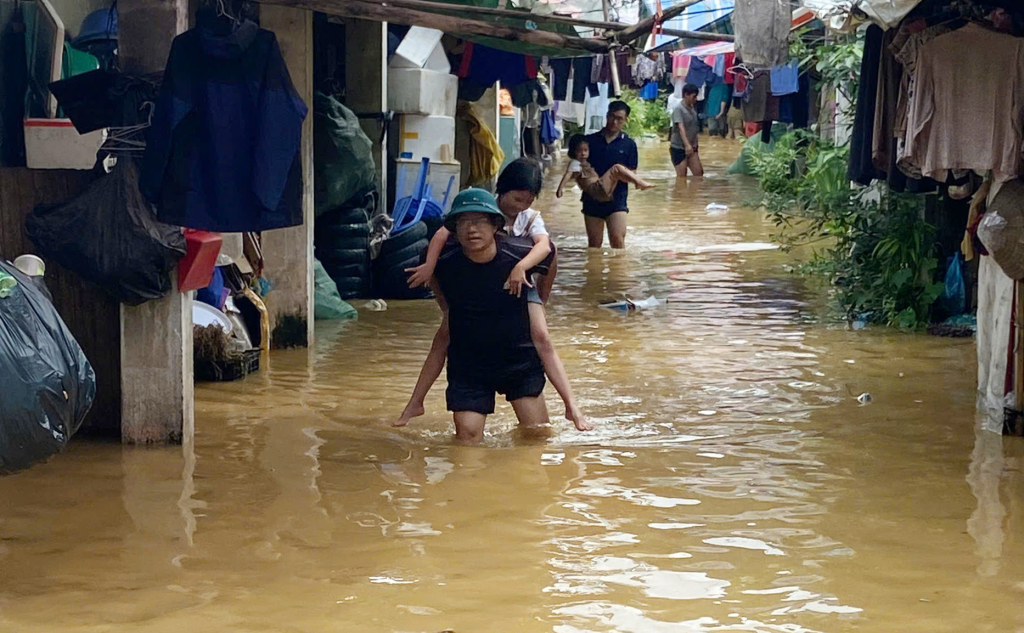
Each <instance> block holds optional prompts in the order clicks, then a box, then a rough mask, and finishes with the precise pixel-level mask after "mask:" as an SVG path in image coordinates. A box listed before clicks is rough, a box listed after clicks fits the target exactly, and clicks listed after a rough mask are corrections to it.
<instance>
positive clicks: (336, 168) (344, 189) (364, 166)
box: [313, 92, 377, 216]
mask: <svg viewBox="0 0 1024 633" xmlns="http://www.w3.org/2000/svg"><path fill="white" fill-rule="evenodd" d="M313 165H314V167H313V168H314V170H315V178H314V179H313V183H314V185H313V186H314V193H315V195H314V210H315V212H316V215H318V216H319V215H320V214H322V213H324V212H326V211H330V210H332V209H335V208H337V207H340V206H341V205H343V204H345V203H346V202H347V201H348V199H349V198H351V197H352V196H354V195H356V194H358V193H360V192H362V191H363V190H365V189H367V188H368V187H371V186H372V185H373V184H374V183H376V182H377V167H376V166H375V164H374V162H373V143H372V142H371V141H370V139H369V138H368V137H367V136H366V134H364V133H363V129H362V128H361V127H359V119H358V118H357V117H356V115H355V114H353V113H352V111H351V110H349V109H348V108H346V107H345V106H343V105H341V103H340V102H339V101H338V100H337V99H335V98H334V97H329V96H327V95H325V94H323V93H320V92H318V93H316V95H315V96H314V97H313Z"/></svg>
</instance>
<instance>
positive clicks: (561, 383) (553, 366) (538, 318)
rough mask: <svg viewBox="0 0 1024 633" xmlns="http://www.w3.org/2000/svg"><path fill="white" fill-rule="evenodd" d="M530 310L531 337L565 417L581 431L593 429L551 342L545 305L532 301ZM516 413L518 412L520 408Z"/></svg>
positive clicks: (513, 404)
mask: <svg viewBox="0 0 1024 633" xmlns="http://www.w3.org/2000/svg"><path fill="white" fill-rule="evenodd" d="M529 311H530V338H531V339H532V340H533V346H534V347H535V348H537V355H538V356H540V360H541V363H542V364H543V365H544V373H545V374H547V376H548V380H550V381H551V384H552V385H553V386H554V388H555V391H557V392H558V395H559V396H561V397H562V402H563V403H564V404H565V419H566V420H569V421H570V422H572V423H573V424H574V425H576V428H577V429H578V430H580V431H589V430H591V429H592V428H594V427H593V426H592V425H591V424H590V423H589V422H587V419H586V418H585V417H584V416H583V413H582V412H581V411H580V408H579V405H577V404H576V396H575V395H574V394H573V392H572V386H571V385H570V384H569V375H568V373H567V372H566V371H565V365H563V364H562V359H561V358H560V357H559V356H558V352H557V351H556V350H555V345H554V343H552V342H551V335H550V334H549V333H548V321H547V314H545V312H544V306H542V305H540V304H537V303H531V304H530V305H529ZM512 406H513V407H515V402H513V403H512ZM516 413H517V414H518V409H517V410H516ZM545 414H546V409H545ZM520 420H522V418H520Z"/></svg>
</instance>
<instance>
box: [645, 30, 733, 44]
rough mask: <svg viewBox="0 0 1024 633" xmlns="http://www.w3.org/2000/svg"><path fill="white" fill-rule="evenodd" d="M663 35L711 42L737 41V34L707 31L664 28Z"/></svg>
mask: <svg viewBox="0 0 1024 633" xmlns="http://www.w3.org/2000/svg"><path fill="white" fill-rule="evenodd" d="M661 34H662V35H669V36H671V37H685V38H687V39H691V40H707V41H709V42H735V41H736V36H735V35H726V34H724V33H705V32H703V31H680V30H679V29H662V30H661Z"/></svg>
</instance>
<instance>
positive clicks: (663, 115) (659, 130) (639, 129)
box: [622, 89, 672, 138]
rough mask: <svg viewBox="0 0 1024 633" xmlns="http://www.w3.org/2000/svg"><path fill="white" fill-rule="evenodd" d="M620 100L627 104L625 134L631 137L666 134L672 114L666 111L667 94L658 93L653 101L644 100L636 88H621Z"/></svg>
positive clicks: (670, 124) (670, 123) (670, 125)
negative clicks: (627, 116) (627, 112)
mask: <svg viewBox="0 0 1024 633" xmlns="http://www.w3.org/2000/svg"><path fill="white" fill-rule="evenodd" d="M622 100H623V101H625V102H626V103H627V104H629V108H630V114H629V121H628V122H627V123H626V127H625V128H623V129H624V131H625V132H626V134H628V135H630V136H632V137H633V138H643V137H645V136H647V137H650V136H668V131H669V128H670V127H672V116H671V114H670V113H669V111H668V94H667V93H666V94H660V95H658V98H657V99H655V100H654V101H644V100H643V99H641V98H640V97H639V96H638V95H637V91H636V90H631V89H623V91H622Z"/></svg>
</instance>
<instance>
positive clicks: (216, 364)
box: [195, 349, 260, 382]
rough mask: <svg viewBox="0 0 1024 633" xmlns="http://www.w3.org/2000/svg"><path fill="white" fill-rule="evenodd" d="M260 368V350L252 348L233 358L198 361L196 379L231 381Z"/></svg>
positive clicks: (202, 380) (203, 380) (201, 380)
mask: <svg viewBox="0 0 1024 633" xmlns="http://www.w3.org/2000/svg"><path fill="white" fill-rule="evenodd" d="M259 370H260V350H258V349H251V350H249V351H247V352H244V353H243V354H242V355H241V356H240V357H238V358H236V359H233V360H214V361H196V364H195V379H196V380H197V381H200V382H230V381H232V380H240V379H242V378H245V377H246V376H248V375H249V374H252V373H255V372H257V371H259Z"/></svg>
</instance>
